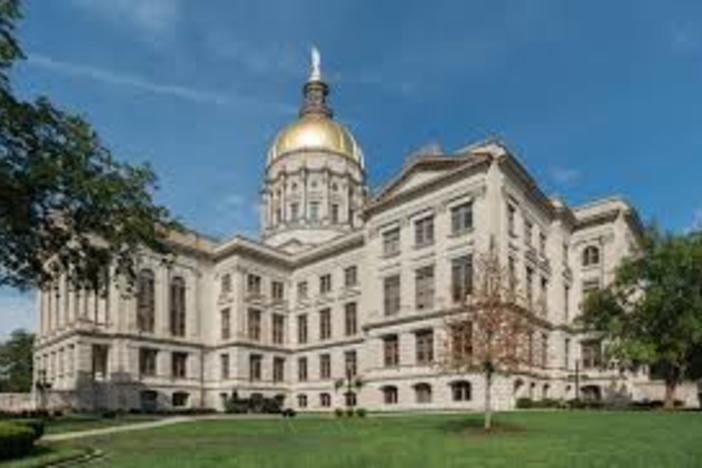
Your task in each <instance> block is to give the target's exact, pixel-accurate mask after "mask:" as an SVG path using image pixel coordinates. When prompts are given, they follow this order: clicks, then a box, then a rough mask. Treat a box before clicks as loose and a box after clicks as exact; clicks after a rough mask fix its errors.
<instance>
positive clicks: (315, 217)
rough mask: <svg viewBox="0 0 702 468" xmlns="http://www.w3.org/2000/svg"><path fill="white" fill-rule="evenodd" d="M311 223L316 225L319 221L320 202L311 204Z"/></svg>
mask: <svg viewBox="0 0 702 468" xmlns="http://www.w3.org/2000/svg"><path fill="white" fill-rule="evenodd" d="M310 221H312V222H314V223H316V222H317V221H319V202H317V201H313V202H310Z"/></svg>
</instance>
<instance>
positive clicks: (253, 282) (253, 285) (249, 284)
mask: <svg viewBox="0 0 702 468" xmlns="http://www.w3.org/2000/svg"><path fill="white" fill-rule="evenodd" d="M246 291H247V292H248V293H249V294H255V295H260V294H261V277H260V276H258V275H254V274H249V275H247V276H246Z"/></svg>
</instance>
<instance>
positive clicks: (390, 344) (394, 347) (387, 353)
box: [383, 335, 400, 367]
mask: <svg viewBox="0 0 702 468" xmlns="http://www.w3.org/2000/svg"><path fill="white" fill-rule="evenodd" d="M383 357H384V360H385V367H394V366H397V365H399V364H400V340H399V338H398V336H397V335H388V336H386V337H385V338H383Z"/></svg>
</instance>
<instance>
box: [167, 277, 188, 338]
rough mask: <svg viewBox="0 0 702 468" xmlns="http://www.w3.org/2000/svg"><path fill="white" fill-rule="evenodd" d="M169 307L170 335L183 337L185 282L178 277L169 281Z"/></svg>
mask: <svg viewBox="0 0 702 468" xmlns="http://www.w3.org/2000/svg"><path fill="white" fill-rule="evenodd" d="M169 305H170V311H169V312H170V319H171V320H170V324H171V335H173V336H185V280H184V279H183V278H181V277H180V276H176V277H175V278H173V279H172V280H171V287H170V298H169Z"/></svg>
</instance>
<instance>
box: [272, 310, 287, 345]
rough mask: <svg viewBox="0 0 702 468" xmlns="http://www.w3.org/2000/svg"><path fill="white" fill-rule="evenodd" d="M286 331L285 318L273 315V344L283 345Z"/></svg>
mask: <svg viewBox="0 0 702 468" xmlns="http://www.w3.org/2000/svg"><path fill="white" fill-rule="evenodd" d="M284 330H285V316H284V315H281V314H273V344H283V341H284V339H283V336H284V335H283V332H284Z"/></svg>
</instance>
